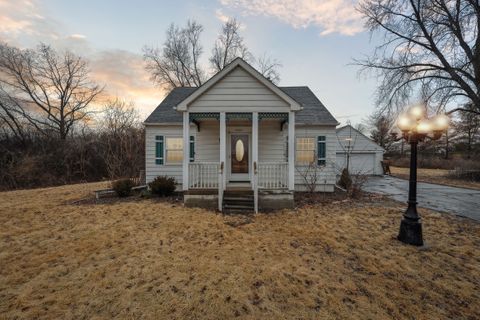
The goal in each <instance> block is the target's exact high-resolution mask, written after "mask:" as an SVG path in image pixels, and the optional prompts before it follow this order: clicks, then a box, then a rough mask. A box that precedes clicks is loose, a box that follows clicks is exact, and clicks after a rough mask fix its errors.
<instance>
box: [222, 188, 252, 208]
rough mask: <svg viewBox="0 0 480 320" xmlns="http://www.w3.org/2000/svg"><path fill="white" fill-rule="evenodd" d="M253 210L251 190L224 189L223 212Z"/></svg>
mask: <svg viewBox="0 0 480 320" xmlns="http://www.w3.org/2000/svg"><path fill="white" fill-rule="evenodd" d="M253 211H254V199H253V192H251V191H242V192H238V191H237V192H232V191H226V192H225V194H224V198H223V212H224V213H226V214H232V213H252V212H253Z"/></svg>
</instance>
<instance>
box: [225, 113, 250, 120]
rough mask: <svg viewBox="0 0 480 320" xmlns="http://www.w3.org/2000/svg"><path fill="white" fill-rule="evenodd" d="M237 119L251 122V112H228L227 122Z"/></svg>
mask: <svg viewBox="0 0 480 320" xmlns="http://www.w3.org/2000/svg"><path fill="white" fill-rule="evenodd" d="M237 119H246V120H252V113H251V112H229V113H227V121H228V120H237Z"/></svg>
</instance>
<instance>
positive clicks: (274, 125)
mask: <svg viewBox="0 0 480 320" xmlns="http://www.w3.org/2000/svg"><path fill="white" fill-rule="evenodd" d="M287 133H288V130H287V127H286V126H285V127H284V129H283V130H282V131H281V130H280V123H279V122H278V121H261V122H260V126H259V162H269V161H286V160H287V157H286V152H287ZM190 134H191V135H193V136H195V161H197V162H201V161H208V162H210V161H219V158H220V156H219V154H220V149H219V142H218V137H219V124H218V121H204V122H201V123H200V131H199V132H197V130H196V126H193V125H192V126H191V127H190ZM295 134H296V137H312V138H315V147H316V141H317V140H316V139H317V136H325V137H326V163H327V165H326V167H325V169H323V170H322V172H321V173H320V175H319V179H318V187H317V190H318V191H323V189H324V187H325V190H326V191H333V186H334V184H335V182H336V181H335V179H336V177H335V160H336V157H335V155H336V135H335V128H334V127H333V126H301V127H297V128H296V131H295ZM145 135H146V157H145V159H146V165H145V167H146V179H147V182H150V181H152V180H153V179H154V178H155V177H157V176H159V175H167V176H172V177H174V178H175V179H176V180H177V181H178V183H179V185H180V187H181V182H182V164H178V165H169V164H165V165H157V164H155V136H156V135H163V136H165V137H169V136H176V137H181V136H182V126H181V125H176V126H147V127H146V129H145ZM228 143H230V142H228ZM227 159H229V158H228V156H227ZM295 169H296V170H295V190H297V191H299V190H305V181H304V180H303V178H302V176H301V174H300V172H299V170H300V171H302V170H303V169H304V167H302V166H296V168H295Z"/></svg>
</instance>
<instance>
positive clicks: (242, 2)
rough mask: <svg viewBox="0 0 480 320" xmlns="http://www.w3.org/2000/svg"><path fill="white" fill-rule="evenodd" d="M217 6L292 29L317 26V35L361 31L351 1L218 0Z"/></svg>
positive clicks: (360, 25)
mask: <svg viewBox="0 0 480 320" xmlns="http://www.w3.org/2000/svg"><path fill="white" fill-rule="evenodd" d="M220 3H221V4H222V5H224V6H226V7H231V8H236V9H240V10H242V14H245V15H263V16H271V17H275V18H277V19H279V20H281V21H283V22H285V23H288V24H290V25H291V26H293V27H294V28H307V27H309V26H317V27H319V28H320V29H321V32H320V34H321V35H327V34H331V33H340V34H343V35H354V34H356V33H359V32H361V31H362V30H363V23H362V19H361V15H360V14H359V13H358V12H357V11H356V10H355V3H356V1H354V0H323V1H318V0H298V1H291V0H220Z"/></svg>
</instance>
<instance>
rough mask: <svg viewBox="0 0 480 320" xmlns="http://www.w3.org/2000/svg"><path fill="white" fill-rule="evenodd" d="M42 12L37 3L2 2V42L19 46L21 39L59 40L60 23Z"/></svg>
mask: <svg viewBox="0 0 480 320" xmlns="http://www.w3.org/2000/svg"><path fill="white" fill-rule="evenodd" d="M40 11H41V10H40V8H39V7H38V6H37V2H36V1H29V0H17V1H8V0H0V40H3V41H7V42H10V43H12V44H18V43H20V42H21V41H20V38H28V37H30V38H32V37H38V38H42V39H57V38H59V34H58V32H57V30H59V28H58V26H59V23H58V22H57V21H56V20H55V19H52V18H50V17H49V18H48V19H46V18H45V17H44V16H43V15H41V14H40V13H39V12H40Z"/></svg>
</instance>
